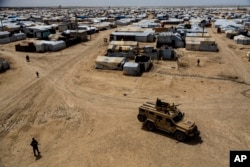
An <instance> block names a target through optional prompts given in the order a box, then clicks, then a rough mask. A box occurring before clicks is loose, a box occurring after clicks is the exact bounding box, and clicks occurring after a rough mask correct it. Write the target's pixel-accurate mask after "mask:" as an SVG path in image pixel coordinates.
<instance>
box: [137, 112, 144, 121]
mask: <svg viewBox="0 0 250 167" xmlns="http://www.w3.org/2000/svg"><path fill="white" fill-rule="evenodd" d="M137 119H138V120H139V121H140V122H144V121H145V120H146V117H145V116H144V115H142V114H138V115H137Z"/></svg>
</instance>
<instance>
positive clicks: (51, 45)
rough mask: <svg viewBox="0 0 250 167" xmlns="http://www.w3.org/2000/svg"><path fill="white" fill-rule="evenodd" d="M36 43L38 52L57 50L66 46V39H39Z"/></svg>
mask: <svg viewBox="0 0 250 167" xmlns="http://www.w3.org/2000/svg"><path fill="white" fill-rule="evenodd" d="M34 45H35V47H36V51H37V52H46V51H53V52H55V51H59V50H62V49H64V48H66V44H65V42H64V41H37V42H35V44H34Z"/></svg>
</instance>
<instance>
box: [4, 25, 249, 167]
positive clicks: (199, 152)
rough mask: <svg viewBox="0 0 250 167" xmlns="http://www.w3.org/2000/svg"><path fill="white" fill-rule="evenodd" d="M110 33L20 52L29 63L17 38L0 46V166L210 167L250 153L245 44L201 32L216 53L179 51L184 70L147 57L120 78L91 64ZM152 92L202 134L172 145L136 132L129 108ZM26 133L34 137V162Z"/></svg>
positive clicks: (148, 98)
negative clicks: (150, 63)
mask: <svg viewBox="0 0 250 167" xmlns="http://www.w3.org/2000/svg"><path fill="white" fill-rule="evenodd" d="M112 31H114V30H108V31H103V32H100V33H99V34H95V35H92V36H91V38H92V40H91V41H88V42H85V43H81V44H79V45H76V46H73V47H71V48H68V49H65V50H63V51H60V52H56V53H44V54H39V53H29V54H28V55H29V56H30V58H31V62H29V63H27V62H26V61H25V56H26V54H27V53H22V52H15V51H14V45H15V44H16V43H11V44H7V45H1V46H0V57H5V58H7V59H8V60H10V62H11V67H12V69H11V70H9V71H7V72H6V73H2V74H0V97H1V100H0V167H13V166H18V167H28V166H32V167H33V166H43V167H44V166H61V167H64V166H65V167H68V166H84V167H85V166H94V167H95V166H96V167H100V166H102V167H110V166H124V167H125V166H126V167H127V166H138V167H140V166H143V167H144V166H152V167H153V166H164V167H166V166H175V167H184V166H187V167H189V166H195V167H196V166H197V167H200V166H209V167H210V166H211V167H213V166H214V167H215V166H216V167H217V166H229V151H230V150H250V135H249V132H250V113H249V112H250V62H248V61H247V58H246V53H247V51H250V49H249V46H243V45H236V44H235V43H234V42H233V41H230V40H229V39H226V38H225V35H224V34H216V33H215V31H216V30H215V29H208V31H209V33H210V35H212V37H214V38H215V39H216V42H217V43H218V45H219V48H220V51H219V52H218V53H217V52H214V53H212V52H191V51H185V49H178V50H177V52H178V53H179V54H180V55H181V57H180V62H181V63H183V64H185V67H182V68H178V67H177V64H176V62H166V61H158V62H157V61H154V68H153V69H152V70H151V71H150V72H147V73H144V74H143V75H142V76H141V77H128V76H124V75H122V71H107V70H103V71H102V70H96V69H95V68H94V61H95V59H96V57H97V56H98V55H103V54H104V53H105V50H106V48H107V46H106V45H104V44H103V38H105V37H108V35H109V33H110V32H112ZM247 47H248V48H247ZM197 58H199V59H200V60H201V62H200V64H201V67H197V66H196V60H197ZM36 71H39V73H40V78H36V75H35V72H36ZM157 97H159V98H161V99H163V100H165V101H168V102H170V103H180V104H182V105H180V106H179V107H180V109H181V110H182V111H183V112H185V114H186V116H187V117H189V118H190V119H191V120H193V121H195V122H196V124H197V125H198V128H199V130H200V131H201V140H198V139H195V140H188V141H187V142H186V143H180V142H177V141H176V140H175V139H174V138H173V137H172V136H171V135H168V134H165V133H162V132H155V133H152V132H148V131H146V130H144V129H143V128H142V124H141V123H140V122H139V121H138V120H137V118H136V116H137V113H138V107H139V106H140V105H141V104H142V103H143V102H146V101H155V100H156V98H157ZM32 137H35V138H36V139H37V140H38V142H39V143H40V145H39V149H40V151H41V153H42V157H41V158H40V159H39V160H36V159H35V157H34V156H33V152H32V148H31V146H30V145H29V144H30V142H31V138H32Z"/></svg>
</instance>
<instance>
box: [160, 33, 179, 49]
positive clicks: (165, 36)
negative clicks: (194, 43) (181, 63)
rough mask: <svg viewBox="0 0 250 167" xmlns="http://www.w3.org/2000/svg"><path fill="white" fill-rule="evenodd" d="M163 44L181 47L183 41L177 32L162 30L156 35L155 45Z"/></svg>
mask: <svg viewBox="0 0 250 167" xmlns="http://www.w3.org/2000/svg"><path fill="white" fill-rule="evenodd" d="M163 45H166V46H172V47H174V48H182V47H184V41H183V39H182V37H181V35H180V34H179V33H173V32H162V33H160V34H159V35H158V37H157V43H156V47H157V48H160V47H161V46H163Z"/></svg>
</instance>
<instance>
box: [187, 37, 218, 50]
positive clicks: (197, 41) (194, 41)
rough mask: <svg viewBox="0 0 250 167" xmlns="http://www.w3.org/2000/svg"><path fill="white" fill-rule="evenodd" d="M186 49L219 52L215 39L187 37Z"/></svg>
mask: <svg viewBox="0 0 250 167" xmlns="http://www.w3.org/2000/svg"><path fill="white" fill-rule="evenodd" d="M186 49H187V50H193V51H211V52H216V51H218V47H217V44H216V43H215V40H214V39H213V38H192V37H186Z"/></svg>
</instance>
